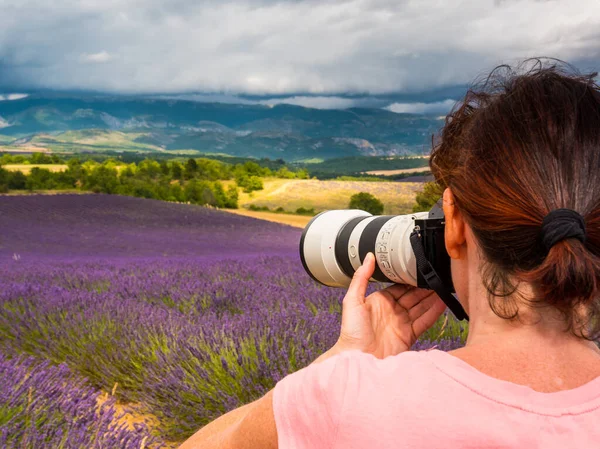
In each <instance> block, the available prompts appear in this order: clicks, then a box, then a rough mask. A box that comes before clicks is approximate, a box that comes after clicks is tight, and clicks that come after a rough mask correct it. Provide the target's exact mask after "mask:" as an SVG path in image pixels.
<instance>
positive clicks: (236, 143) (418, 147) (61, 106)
mask: <svg viewBox="0 0 600 449" xmlns="http://www.w3.org/2000/svg"><path fill="white" fill-rule="evenodd" d="M441 126H442V121H441V120H440V119H439V118H438V117H433V116H426V115H412V114H397V113H393V112H390V111H386V110H383V109H360V108H354V109H345V110H322V109H310V108H304V107H300V106H291V105H277V106H264V105H241V104H224V103H199V102H192V101H181V100H157V99H145V98H135V97H108V96H89V97H73V98H60V97H57V98H52V97H43V96H31V97H28V98H25V99H21V100H14V101H0V145H2V144H4V145H11V146H40V147H46V148H50V149H52V150H53V151H69V152H81V151H107V150H112V151H150V152H152V151H161V152H164V151H178V152H179V151H182V150H187V151H186V152H190V153H192V152H198V153H213V154H214V153H220V154H229V155H234V156H244V157H256V158H262V157H268V158H272V159H277V158H282V159H284V160H288V161H295V160H304V159H315V158H316V159H330V158H336V157H345V156H361V155H362V156H365V155H372V156H386V155H389V156H396V155H406V154H422V153H423V152H427V151H428V150H429V145H430V139H431V134H432V133H435V132H437V131H438V130H439V128H440V127H441ZM0 151H1V147H0Z"/></svg>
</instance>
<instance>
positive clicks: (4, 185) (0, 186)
mask: <svg viewBox="0 0 600 449" xmlns="http://www.w3.org/2000/svg"><path fill="white" fill-rule="evenodd" d="M10 177H11V176H10V173H9V172H8V171H7V170H4V169H3V168H2V167H0V193H5V192H8V184H9V182H10Z"/></svg>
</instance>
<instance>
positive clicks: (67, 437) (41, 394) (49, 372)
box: [0, 354, 161, 449]
mask: <svg viewBox="0 0 600 449" xmlns="http://www.w3.org/2000/svg"><path fill="white" fill-rule="evenodd" d="M0 384H1V385H2V389H0V447H3V448H17V447H18V448H24V447H26V448H58V447H60V448H64V449H71V448H73V449H80V448H84V447H85V448H123V449H140V448H143V447H159V446H161V443H160V441H158V440H157V439H156V438H155V437H153V436H151V435H150V433H149V430H148V428H147V426H145V425H143V424H138V425H137V426H136V428H135V429H131V430H130V429H127V428H126V427H125V425H124V424H119V422H118V413H117V411H116V409H115V399H114V398H113V397H109V398H108V400H106V401H105V402H104V403H103V404H102V405H99V401H98V399H99V396H100V394H101V393H100V391H98V390H97V389H94V388H92V387H91V386H90V385H89V384H88V383H87V382H86V381H85V380H84V379H83V378H82V377H81V376H78V375H75V374H74V373H73V372H72V371H71V370H70V369H69V368H68V367H67V366H66V365H64V364H62V365H58V366H53V365H51V364H50V363H49V362H47V361H45V362H40V361H37V360H35V359H33V358H30V357H18V358H13V359H8V358H6V357H5V356H4V355H2V354H0Z"/></svg>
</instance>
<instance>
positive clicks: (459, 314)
mask: <svg viewBox="0 0 600 449" xmlns="http://www.w3.org/2000/svg"><path fill="white" fill-rule="evenodd" d="M410 245H411V246H412V250H413V252H414V254H415V259H416V261H417V271H418V272H419V274H420V275H421V276H422V277H423V279H425V282H427V285H428V286H429V288H430V289H431V290H433V291H434V292H436V293H437V294H438V296H439V297H440V298H441V299H442V301H444V303H445V304H446V305H447V306H448V308H449V309H450V311H451V312H452V313H453V314H454V316H455V317H456V319H458V320H467V321H468V320H469V316H468V315H467V312H465V309H463V306H462V305H461V304H460V302H458V299H456V297H455V296H454V295H453V294H452V292H451V291H450V290H449V289H448V288H447V287H446V286H445V285H444V283H443V282H442V279H441V278H440V276H439V275H438V274H437V272H436V271H435V269H434V268H433V265H431V262H429V260H427V257H426V256H425V249H424V248H423V242H422V240H421V233H420V232H419V230H418V229H415V230H414V231H413V232H412V233H411V234H410Z"/></svg>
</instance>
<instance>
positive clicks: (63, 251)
mask: <svg viewBox="0 0 600 449" xmlns="http://www.w3.org/2000/svg"><path fill="white" fill-rule="evenodd" d="M0 229H1V230H2V232H1V233H0V261H1V260H8V259H10V258H12V257H16V258H21V259H26V258H27V257H30V256H33V255H35V256H37V257H38V258H54V257H56V256H62V257H68V258H78V259H81V258H88V259H89V258H91V259H96V258H98V257H107V258H116V257H124V258H135V257H165V258H167V257H168V258H173V257H194V258H215V257H226V256H228V257H234V258H237V257H240V256H243V255H247V254H255V253H257V252H259V253H264V254H282V253H286V254H291V253H295V252H296V251H297V246H298V240H299V238H300V232H301V231H300V229H296V228H292V227H290V226H282V225H279V224H276V223H269V222H265V221H263V220H257V219H254V218H249V217H242V216H239V215H235V214H231V213H227V212H223V211H218V210H213V209H208V208H204V207H200V206H195V205H187V204H176V203H167V202H163V201H156V200H147V199H142V198H132V197H125V196H118V195H55V196H51V195H50V196H40V195H36V196H19V197H10V196H0Z"/></svg>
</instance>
